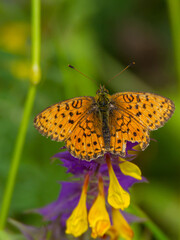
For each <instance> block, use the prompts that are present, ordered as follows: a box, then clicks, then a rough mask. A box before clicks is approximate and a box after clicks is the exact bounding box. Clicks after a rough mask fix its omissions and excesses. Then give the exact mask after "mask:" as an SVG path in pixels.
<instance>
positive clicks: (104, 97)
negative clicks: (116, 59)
mask: <svg viewBox="0 0 180 240" xmlns="http://www.w3.org/2000/svg"><path fill="white" fill-rule="evenodd" d="M95 98H96V102H97V103H98V104H99V106H100V107H102V108H104V107H107V105H108V104H109V91H108V90H107V89H106V88H105V87H104V86H101V85H100V88H99V89H98V90H97V92H96V97H95Z"/></svg>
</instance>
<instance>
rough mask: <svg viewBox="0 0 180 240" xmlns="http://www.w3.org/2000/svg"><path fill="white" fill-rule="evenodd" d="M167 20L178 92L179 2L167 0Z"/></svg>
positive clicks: (179, 80) (179, 57)
mask: <svg viewBox="0 0 180 240" xmlns="http://www.w3.org/2000/svg"><path fill="white" fill-rule="evenodd" d="M167 4H168V10H169V18H170V23H171V31H172V40H173V45H174V55H175V64H176V70H177V77H178V82H179V90H180V44H179V39H180V1H179V0H167Z"/></svg>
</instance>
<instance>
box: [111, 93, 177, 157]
mask: <svg viewBox="0 0 180 240" xmlns="http://www.w3.org/2000/svg"><path fill="white" fill-rule="evenodd" d="M111 104H112V105H111V106H112V107H111V111H110V131H111V143H110V147H111V152H114V153H119V154H120V155H121V156H124V155H125V149H126V142H127V141H131V142H138V143H140V147H141V148H142V150H144V149H145V148H146V147H147V146H148V144H149V131H152V130H156V129H158V128H160V127H162V126H163V125H164V124H165V123H166V122H167V121H168V119H169V118H170V117H171V116H172V114H173V112H174V109H175V106H174V103H173V102H172V101H171V100H170V99H168V98H165V97H162V96H159V95H156V94H151V93H141V92H139V93H138V92H136V93H132V92H124V93H117V94H114V95H112V97H111Z"/></svg>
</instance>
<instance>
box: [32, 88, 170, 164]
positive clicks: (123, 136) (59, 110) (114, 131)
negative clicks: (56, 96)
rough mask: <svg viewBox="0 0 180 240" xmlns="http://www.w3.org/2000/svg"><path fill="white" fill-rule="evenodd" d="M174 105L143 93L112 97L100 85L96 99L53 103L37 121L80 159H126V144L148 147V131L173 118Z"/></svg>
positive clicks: (82, 98)
mask: <svg viewBox="0 0 180 240" xmlns="http://www.w3.org/2000/svg"><path fill="white" fill-rule="evenodd" d="M174 109H175V106H174V103H173V102H172V101H171V100H170V99H168V98H165V97H162V96H159V95H156V94H152V93H143V92H134V93H133V92H123V93H116V94H113V95H112V96H111V95H109V93H108V90H106V89H105V87H104V86H100V88H99V89H98V91H97V93H96V96H95V97H77V98H72V99H69V100H65V101H62V102H60V103H57V104H54V105H52V106H50V107H48V108H46V109H45V110H44V111H42V112H41V113H40V114H38V115H37V116H36V117H35V119H34V126H35V127H36V128H37V129H38V131H39V132H40V133H41V134H42V135H45V136H47V137H49V136H50V137H51V139H52V140H54V141H58V142H59V141H65V143H66V147H67V149H68V150H69V152H70V153H71V154H72V155H73V156H74V157H77V158H80V159H85V160H88V161H90V160H92V159H95V158H97V157H99V156H102V155H104V154H105V153H106V152H110V153H113V154H117V155H119V156H122V157H123V156H125V154H126V142H127V141H130V142H138V143H139V144H140V147H141V149H142V150H144V149H145V148H146V147H147V146H148V144H149V140H150V138H149V131H152V130H156V129H158V128H160V127H162V126H163V125H164V124H165V122H167V120H168V119H169V118H170V117H171V116H172V114H173V112H174Z"/></svg>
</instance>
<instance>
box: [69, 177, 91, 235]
mask: <svg viewBox="0 0 180 240" xmlns="http://www.w3.org/2000/svg"><path fill="white" fill-rule="evenodd" d="M88 182H89V175H88V174H87V175H86V177H85V180H84V185H83V189H82V193H81V197H80V200H79V202H78V205H77V206H76V207H75V209H74V210H73V212H72V214H71V216H70V217H69V218H68V219H67V221H66V234H72V235H73V236H74V237H79V236H80V235H82V234H83V233H84V232H86V231H87V229H88V220H87V208H86V197H87V188H88Z"/></svg>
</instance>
